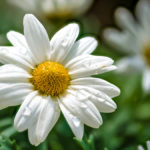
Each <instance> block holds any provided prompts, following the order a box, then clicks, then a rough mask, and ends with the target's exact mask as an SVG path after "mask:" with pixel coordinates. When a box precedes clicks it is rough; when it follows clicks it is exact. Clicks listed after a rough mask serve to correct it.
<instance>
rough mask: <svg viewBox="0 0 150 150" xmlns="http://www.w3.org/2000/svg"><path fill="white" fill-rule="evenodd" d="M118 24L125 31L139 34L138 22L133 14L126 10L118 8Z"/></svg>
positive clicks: (116, 13)
mask: <svg viewBox="0 0 150 150" xmlns="http://www.w3.org/2000/svg"><path fill="white" fill-rule="evenodd" d="M115 17H116V22H117V24H118V25H119V26H120V27H121V28H122V27H123V28H124V29H127V30H129V31H130V32H132V33H135V34H136V32H137V30H136V29H137V26H136V22H135V20H134V18H133V16H132V14H131V13H130V12H129V11H128V10H127V9H125V8H118V9H117V10H116V12H115Z"/></svg>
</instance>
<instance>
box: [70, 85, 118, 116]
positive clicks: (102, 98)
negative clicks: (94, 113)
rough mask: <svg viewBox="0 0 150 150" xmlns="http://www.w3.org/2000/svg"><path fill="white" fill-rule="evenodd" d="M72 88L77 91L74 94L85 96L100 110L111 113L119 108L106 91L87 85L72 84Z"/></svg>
mask: <svg viewBox="0 0 150 150" xmlns="http://www.w3.org/2000/svg"><path fill="white" fill-rule="evenodd" d="M70 89H72V90H74V91H76V94H74V95H75V96H76V98H77V97H79V98H80V97H84V98H85V99H86V100H89V101H91V102H92V103H93V104H94V105H95V106H96V107H97V108H98V110H99V111H100V112H105V113H110V112H114V111H115V109H116V108H117V106H116V104H115V102H114V101H113V100H112V99H111V98H110V97H109V96H107V95H106V94H105V93H103V92H101V91H99V90H96V89H93V88H91V87H87V86H78V85H72V86H70ZM79 98H77V99H79Z"/></svg>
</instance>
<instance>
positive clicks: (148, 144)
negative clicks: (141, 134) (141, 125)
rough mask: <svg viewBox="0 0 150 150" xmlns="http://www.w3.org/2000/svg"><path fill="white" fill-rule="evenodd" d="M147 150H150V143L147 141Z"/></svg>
mask: <svg viewBox="0 0 150 150" xmlns="http://www.w3.org/2000/svg"><path fill="white" fill-rule="evenodd" d="M146 143H147V150H150V141H147V142H146Z"/></svg>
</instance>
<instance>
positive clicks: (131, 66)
mask: <svg viewBox="0 0 150 150" xmlns="http://www.w3.org/2000/svg"><path fill="white" fill-rule="evenodd" d="M136 15H137V16H136V17H137V20H136V19H134V18H133V16H132V14H131V13H130V12H129V11H128V10H127V9H125V8H119V9H117V11H116V13H115V18H116V22H117V24H118V26H119V27H120V28H121V29H122V31H119V30H116V29H112V28H110V29H106V30H105V31H104V38H105V39H106V41H107V42H108V43H109V44H110V45H111V46H113V47H114V48H117V49H119V50H122V51H123V52H126V54H128V57H125V58H123V59H121V60H120V61H119V62H118V67H119V69H118V71H120V72H125V71H126V72H131V71H134V72H136V71H140V72H142V73H143V88H144V90H145V91H147V92H149V91H150V1H148V0H141V1H139V3H138V5H137V7H136Z"/></svg>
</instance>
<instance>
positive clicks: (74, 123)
mask: <svg viewBox="0 0 150 150" xmlns="http://www.w3.org/2000/svg"><path fill="white" fill-rule="evenodd" d="M59 106H60V108H61V111H62V113H63V115H64V117H65V119H66V120H67V122H68V124H69V126H70V128H71V130H72V132H73V133H74V135H75V136H76V138H77V139H79V140H81V139H82V137H83V133H84V125H83V123H82V122H81V120H80V119H79V118H78V117H77V116H74V115H73V114H72V113H71V112H70V111H69V110H68V109H67V108H65V106H64V105H63V104H61V100H60V101H59Z"/></svg>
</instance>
